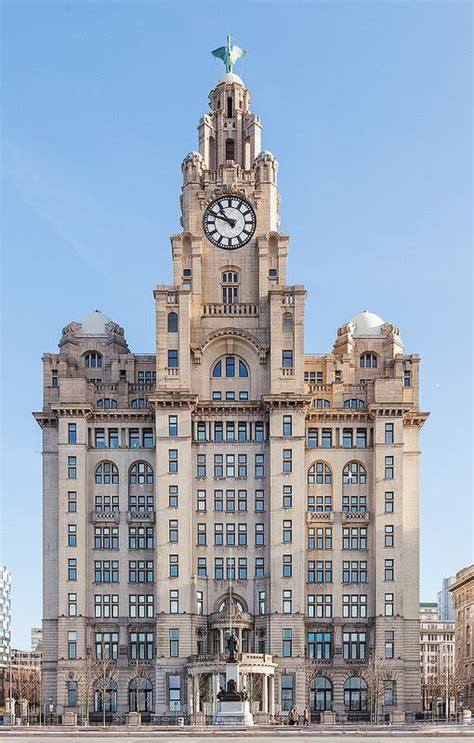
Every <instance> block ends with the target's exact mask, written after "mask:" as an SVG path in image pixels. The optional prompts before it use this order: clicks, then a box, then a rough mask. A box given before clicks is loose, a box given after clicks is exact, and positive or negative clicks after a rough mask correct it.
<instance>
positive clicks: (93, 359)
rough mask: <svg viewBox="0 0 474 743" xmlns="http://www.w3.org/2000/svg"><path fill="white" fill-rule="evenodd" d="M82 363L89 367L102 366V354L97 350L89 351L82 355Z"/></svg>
mask: <svg viewBox="0 0 474 743" xmlns="http://www.w3.org/2000/svg"><path fill="white" fill-rule="evenodd" d="M84 365H85V366H87V367H91V368H92V367H98V366H102V356H101V355H100V353H98V352H97V351H89V353H86V355H85V356H84Z"/></svg>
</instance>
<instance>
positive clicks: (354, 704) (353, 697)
mask: <svg viewBox="0 0 474 743" xmlns="http://www.w3.org/2000/svg"><path fill="white" fill-rule="evenodd" d="M344 707H345V708H346V710H350V711H352V712H361V711H364V710H366V709H367V684H366V683H365V681H364V679H363V678H361V677H360V676H350V678H348V679H347V680H346V681H345V683H344Z"/></svg>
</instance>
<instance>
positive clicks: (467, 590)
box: [449, 565, 474, 712]
mask: <svg viewBox="0 0 474 743" xmlns="http://www.w3.org/2000/svg"><path fill="white" fill-rule="evenodd" d="M449 590H450V591H451V593H452V594H453V600H454V612H455V617H456V657H457V658H458V660H459V663H460V665H461V668H460V669H459V673H460V675H461V674H462V681H463V687H464V688H463V689H461V690H460V693H459V698H460V701H461V702H462V704H463V707H464V709H470V710H471V712H474V651H473V647H472V635H473V626H474V565H470V566H469V567H467V568H464V569H463V570H460V571H459V573H456V577H455V579H454V582H453V583H451V585H450V586H449Z"/></svg>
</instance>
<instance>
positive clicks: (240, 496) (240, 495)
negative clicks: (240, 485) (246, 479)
mask: <svg viewBox="0 0 474 743" xmlns="http://www.w3.org/2000/svg"><path fill="white" fill-rule="evenodd" d="M237 508H238V509H239V511H246V510H247V491H246V490H239V491H237Z"/></svg>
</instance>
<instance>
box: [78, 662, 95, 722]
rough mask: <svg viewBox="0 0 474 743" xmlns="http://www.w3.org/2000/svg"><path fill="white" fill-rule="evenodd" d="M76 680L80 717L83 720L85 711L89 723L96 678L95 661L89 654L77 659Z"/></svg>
mask: <svg viewBox="0 0 474 743" xmlns="http://www.w3.org/2000/svg"><path fill="white" fill-rule="evenodd" d="M76 678H77V691H78V695H79V702H80V705H81V717H82V718H84V710H85V719H86V721H87V722H89V707H90V702H91V699H92V695H93V691H94V686H95V681H96V678H97V666H96V660H95V658H94V657H93V656H92V655H91V654H90V653H87V654H86V655H85V656H84V658H80V659H79V665H78V667H77V671H76Z"/></svg>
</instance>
